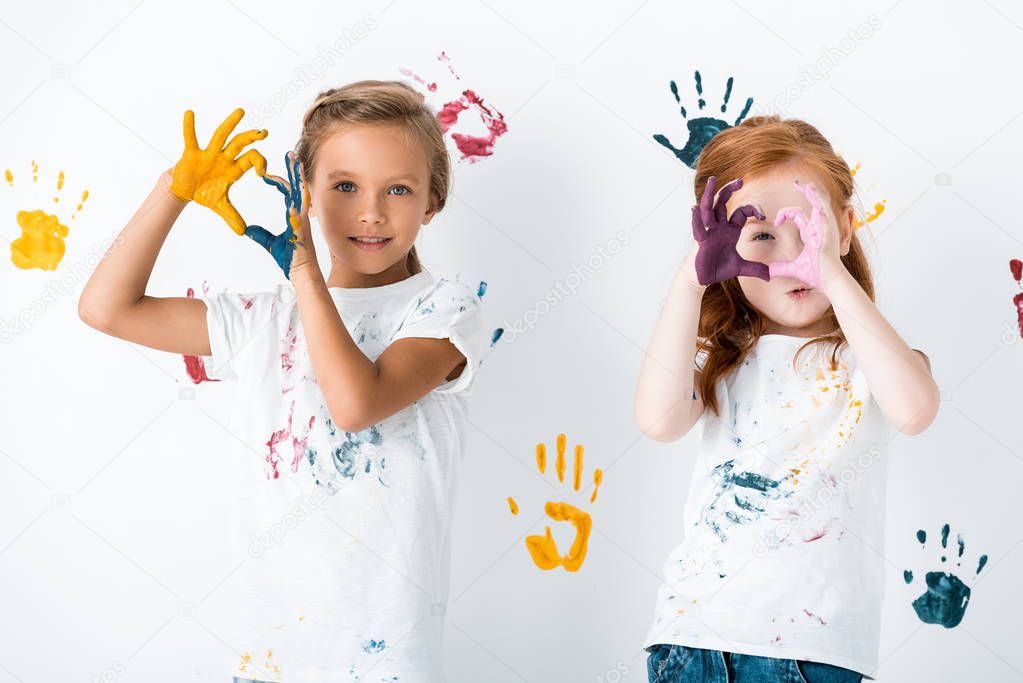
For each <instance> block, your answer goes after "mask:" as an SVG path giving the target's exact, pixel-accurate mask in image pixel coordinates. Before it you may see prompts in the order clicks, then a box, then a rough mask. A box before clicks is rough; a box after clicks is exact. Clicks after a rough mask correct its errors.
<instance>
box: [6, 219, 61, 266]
mask: <svg viewBox="0 0 1023 683" xmlns="http://www.w3.org/2000/svg"><path fill="white" fill-rule="evenodd" d="M18 227H20V228H21V229H22V235H21V237H18V238H17V239H16V240H14V241H13V242H11V262H12V263H14V265H15V266H17V267H18V268H21V269H23V270H28V269H29V268H39V269H42V270H56V269H57V264H58V263H60V260H61V259H62V258H64V250H65V249H66V247H65V245H64V238H65V237H67V235H68V228H67V226H66V225H62V224H61V222H60V221H59V220H57V217H56V216H54V215H52V214H48V213H46V212H44V211H40V210H38V209H37V210H35V211H19V212H18Z"/></svg>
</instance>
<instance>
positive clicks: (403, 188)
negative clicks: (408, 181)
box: [391, 185, 412, 197]
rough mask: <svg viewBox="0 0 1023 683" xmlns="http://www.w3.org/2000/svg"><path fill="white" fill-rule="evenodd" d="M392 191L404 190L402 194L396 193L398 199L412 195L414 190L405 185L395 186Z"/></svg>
mask: <svg viewBox="0 0 1023 683" xmlns="http://www.w3.org/2000/svg"><path fill="white" fill-rule="evenodd" d="M391 190H402V192H396V193H394V194H396V195H397V196H398V197H401V196H403V195H407V194H412V190H411V189H409V188H408V187H406V186H405V185H395V186H394V187H392V188H391Z"/></svg>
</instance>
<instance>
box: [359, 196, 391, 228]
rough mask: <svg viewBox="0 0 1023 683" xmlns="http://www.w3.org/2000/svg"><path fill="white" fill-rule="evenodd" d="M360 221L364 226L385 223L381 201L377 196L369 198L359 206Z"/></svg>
mask: <svg viewBox="0 0 1023 683" xmlns="http://www.w3.org/2000/svg"><path fill="white" fill-rule="evenodd" d="M358 219H359V222H360V223H363V224H379V223H383V222H384V219H385V216H384V212H383V210H382V207H381V206H380V200H379V199H378V198H377V197H375V196H369V197H367V198H366V200H365V201H363V203H362V205H361V206H359V212H358Z"/></svg>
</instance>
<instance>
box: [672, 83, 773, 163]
mask: <svg viewBox="0 0 1023 683" xmlns="http://www.w3.org/2000/svg"><path fill="white" fill-rule="evenodd" d="M733 80H734V78H733V77H732V76H729V77H728V82H727V84H726V85H725V98H724V101H723V103H722V104H721V113H722V114H723V113H725V111H727V110H728V100H729V99H730V98H731V97H732V82H733ZM671 94H672V95H674V96H675V101H676V102H678V105H679V112H680V113H681V114H682V118H683V119H685V120H686V127H687V128H688V129H689V139H688V140H686V144H685V145H683V146H682V147H681V148H677V147H675V146H674V145H672V144H671V141H670V140H668V138H667V137H665V136H664V135H661V134H660V133H657V134H655V135H654V140H656V141H657V142H659V143H661V144H662V145H664V146H665V147H667V148H668V149H670V150H671V151H672V153H673V154H674V155H675V156H676V157H678V159H679V161H681V162H682V163H683V164H685V165H686V166H688V167H689V168H693V169H695V168H696V158H697V157H699V156H700V152H702V151H703V148H704V146H706V144H707V143H708V142H710V139H711V138H712V137H714V136H715V135H717V134H718V133H720V132H721V131H723V130H725V129H726V128H731V127H732V126H738V125H739V124H740V123H742V120H743V119H744V118H746V114H748V113H749V110H750V107H752V106H753V98H752V97H748V98H746V106H745V107H743V109H742V113H740V114H739V117H738V118H737V119H735V123H732V124H729V123H728V122H727V121H724V120H722V119H716V118H714V117H712V116H702V117H700V118H696V119H690V118H688V115H687V114H686V108H685V105H683V104H682V99H681V98H680V97H679V94H678V85H676V84H675V81H671ZM696 94H697V95H698V96H699V100H698V101H697V105H698V107H699V108H700V109H701V110H702V109H703V108H704V107H706V106H707V101H706V100H704V99H703V79H702V78H701V77H700V72H699V71H697V72H696Z"/></svg>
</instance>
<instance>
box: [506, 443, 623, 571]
mask: <svg viewBox="0 0 1023 683" xmlns="http://www.w3.org/2000/svg"><path fill="white" fill-rule="evenodd" d="M566 443H567V438H566V436H565V434H558V435H557V437H556V438H555V449H556V451H557V456H556V458H555V465H554V468H555V472H556V474H557V477H558V481H559V482H562V483H564V481H565V449H566ZM584 451H585V449H584V448H583V446H582V444H577V445H576V446H574V448H573V453H574V463H573V467H572V487H573V489H574V490H576V491H578V490H579V488H580V486H581V485H582V471H583V460H584V458H583V455H584ZM536 467H537V469H538V470H540V473H541V474H543V473H544V472H545V470H546V468H547V447H546V446H545V445H544V444H543V443H538V444H537V445H536ZM603 478H604V473H603V472H602V471H601V470H600V469H596V470H594V471H593V484H594V487H593V495H592V496H590V502H591V503H592V502H593V501H595V500H596V499H597V490H598V489H599V487H600V483H601V481H603ZM508 509H509V510H511V513H512V514H513V515H517V514H518V513H519V505H518V503H516V502H515V499H514V498H512V497H511V496H508ZM544 512H545V513H546V514H547V516H548V517H550V519H551V520H552V521H555V522H569V523H570V524H572V525H573V526H574V527H575V532H576V533H575V538H574V539H573V540H572V547H571V548H570V549H569V551H568V554H566V555H564V556H562V555H561V554H560V553H559V552H558V547H557V544H556V543H555V541H554V537H553V535H552V534H551V528H550V527H549V526H548V527H547V528H546V532H545V534H544V535H543V536H539V535H532V536H527V537H526V549H527V550H528V551H529V556H530V557H531V558H532V560H533V563H534V564H535V565H536V566H537V567H539V568H540V569H544V570H548V569H555V568H556V567H564V568H565V571H569V572H575V571H578V570H579V568H580V567H582V564H583V561H584V560H585V559H586V548H587V544H588V543H589V538H590V532H591V531H592V529H593V522H592V520H591V518H590V515H589V513H587V512H584V511H582V510H580V509H579V508H577V507H575V506H574V505H571V504H569V503H564V502H557V503H555V502H553V501H547V503H545V504H544Z"/></svg>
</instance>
